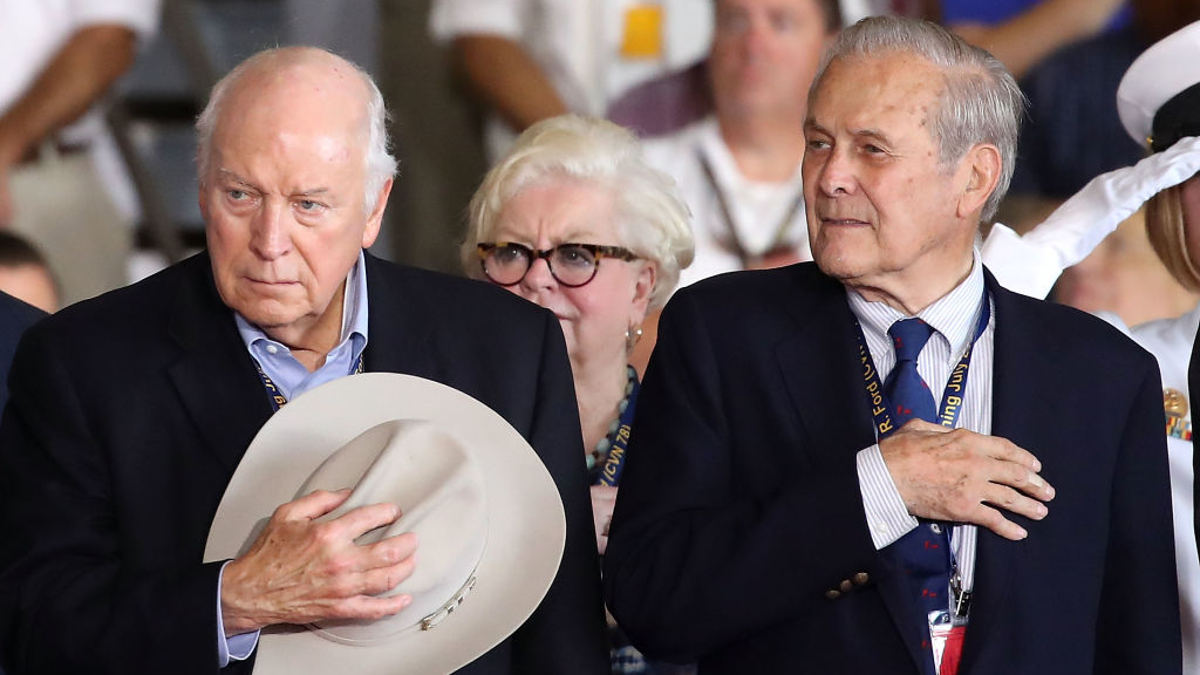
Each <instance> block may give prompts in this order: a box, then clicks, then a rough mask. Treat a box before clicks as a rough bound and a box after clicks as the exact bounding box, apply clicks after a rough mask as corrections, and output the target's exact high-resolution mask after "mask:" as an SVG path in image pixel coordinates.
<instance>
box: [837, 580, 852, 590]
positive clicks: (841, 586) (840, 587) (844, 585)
mask: <svg viewBox="0 0 1200 675" xmlns="http://www.w3.org/2000/svg"><path fill="white" fill-rule="evenodd" d="M838 590H840V591H841V592H843V593H849V592H850V591H852V590H854V584H851V583H850V580H849V579H842V583H841V584H839V585H838Z"/></svg>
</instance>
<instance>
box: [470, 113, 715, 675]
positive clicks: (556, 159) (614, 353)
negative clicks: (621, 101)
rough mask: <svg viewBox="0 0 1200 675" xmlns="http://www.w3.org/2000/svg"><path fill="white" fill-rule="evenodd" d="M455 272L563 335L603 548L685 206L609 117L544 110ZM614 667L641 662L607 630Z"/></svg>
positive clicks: (685, 243)
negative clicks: (545, 314)
mask: <svg viewBox="0 0 1200 675" xmlns="http://www.w3.org/2000/svg"><path fill="white" fill-rule="evenodd" d="M462 255H463V264H464V267H465V269H466V271H467V273H468V274H469V275H470V276H472V277H475V278H477V279H484V280H487V281H490V282H491V283H493V284H496V285H498V286H503V287H504V288H507V289H508V290H510V291H512V292H513V293H516V294H517V295H519V296H521V297H523V298H525V299H526V300H530V301H532V302H535V303H537V304H539V305H541V306H543V307H546V308H547V309H550V310H551V311H553V312H554V314H555V315H556V316H558V319H559V323H560V324H561V326H562V329H563V334H564V336H565V337H566V341H567V354H568V356H570V359H571V373H572V376H573V377H574V380H575V396H576V398H577V402H578V405H579V419H580V423H581V427H582V434H583V447H584V453H585V456H584V458H582V459H583V460H584V461H586V462H587V466H588V471H589V472H590V475H591V483H592V517H593V519H594V525H595V532H596V544H597V548H598V550H599V551H600V553H601V554H602V555H603V554H604V552H605V550H606V548H607V545H608V526H609V521H611V519H612V511H613V504H614V503H615V500H616V498H617V491H618V487H617V486H618V484H619V482H620V474H621V468H622V467H623V466H624V460H625V448H626V445H627V444H628V442H629V438H630V428H631V425H632V421H633V415H634V411H635V409H636V405H637V395H638V388H639V382H638V375H637V372H636V371H635V370H634V368H633V367H632V366H630V365H629V364H628V360H629V355H630V352H631V351H632V349H633V347H634V345H635V344H636V342H637V340H638V338H639V336H640V335H641V324H642V321H643V320H644V319H645V317H646V313H647V312H648V311H651V310H655V309H658V308H659V307H661V306H662V304H663V303H664V302H666V299H667V298H668V297H669V296H670V294H671V291H672V290H673V289H674V288H675V284H676V282H677V281H678V279H679V273H680V269H681V268H684V267H686V266H687V265H688V263H690V262H691V259H692V234H691V230H690V228H689V227H688V211H687V207H686V206H685V205H684V203H683V202H682V200H681V199H680V198H679V196H678V194H677V193H676V191H675V188H674V185H673V184H672V181H671V179H670V177H668V176H667V175H665V174H663V173H662V172H660V171H658V170H656V169H653V168H651V167H650V166H649V165H648V164H646V162H645V160H644V159H643V156H642V151H641V147H640V145H639V144H638V141H637V139H636V138H635V137H634V136H633V134H632V133H631V132H629V131H627V130H625V129H622V128H621V127H618V126H617V125H615V124H612V123H610V122H605V121H603V120H598V119H587V118H582V117H578V116H575V115H565V116H561V117H554V118H551V119H548V120H545V121H542V122H540V123H538V124H535V125H534V126H532V127H530V128H529V129H528V130H526V131H525V133H523V134H522V135H521V136H520V137H519V138H518V139H517V141H516V143H515V144H514V145H513V146H512V148H511V149H510V151H509V153H508V155H507V156H505V157H504V158H503V159H501V160H500V162H499V163H498V164H497V165H496V166H495V167H494V168H493V169H492V170H491V171H489V172H488V174H487V176H486V177H485V178H484V180H483V183H482V185H480V187H479V190H478V191H477V192H476V194H475V198H474V199H473V200H472V201H471V208H470V226H469V229H468V234H467V240H466V242H465V244H464V245H463V249H462ZM612 648H613V653H612V658H613V672H614V673H656V674H659V675H662V674H664V673H668V672H675V670H673V666H671V665H669V664H647V663H645V662H644V661H643V660H642V658H641V655H640V654H637V653H636V652H635V651H633V650H632V648H631V647H628V643H627V642H625V641H624V639H623V637H622V636H621V635H620V634H619V633H618V632H616V631H614V644H613V645H612Z"/></svg>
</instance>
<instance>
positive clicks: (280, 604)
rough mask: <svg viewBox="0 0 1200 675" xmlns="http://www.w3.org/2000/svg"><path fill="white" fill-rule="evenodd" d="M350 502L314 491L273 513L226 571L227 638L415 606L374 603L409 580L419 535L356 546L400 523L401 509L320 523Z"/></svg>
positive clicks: (399, 599) (399, 598)
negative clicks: (357, 541)
mask: <svg viewBox="0 0 1200 675" xmlns="http://www.w3.org/2000/svg"><path fill="white" fill-rule="evenodd" d="M349 496H350V490H349V489H346V490H339V491H337V492H327V491H324V490H317V491H316V492H312V493H310V494H307V495H305V496H303V497H300V498H299V499H296V500H295V501H291V502H288V503H287V504H283V505H282V506H280V507H279V508H277V509H275V513H273V514H272V515H271V519H270V521H268V523H267V525H266V527H265V528H264V529H263V531H262V533H261V534H260V535H259V537H258V539H257V540H256V541H255V542H254V545H253V546H251V547H250V550H249V551H247V552H246V554H245V555H243V556H241V557H240V558H237V559H235V560H233V561H232V562H230V563H229V564H228V565H227V566H226V567H225V572H224V575H223V577H222V582H221V612H222V620H223V621H224V624H225V634H226V635H227V636H231V635H238V634H241V633H249V632H253V631H255V630H258V629H260V628H263V627H265V626H270V625H274V624H281V623H292V624H303V623H310V622H312V621H320V620H325V619H379V618H382V617H385V616H390V615H392V614H395V613H397V612H399V611H400V610H402V609H404V608H405V607H407V606H408V605H409V603H411V602H412V596H410V595H403V594H401V595H395V596H391V597H374V596H375V595H377V594H379V593H384V592H386V591H389V590H391V589H393V588H395V587H396V585H397V584H399V583H400V582H402V581H404V580H405V579H407V578H408V577H409V575H411V574H412V572H413V569H414V567H415V565H416V558H415V556H414V553H415V551H416V549H417V538H416V535H415V534H413V533H411V532H409V533H405V534H400V535H397V536H394V537H390V538H387V539H383V540H381V541H378V542H376V543H374V544H370V545H366V546H359V545H357V544H355V543H354V540H355V539H356V538H358V537H359V536H361V535H362V534H364V533H366V532H369V531H370V530H373V529H375V528H377V527H381V526H384V525H388V524H390V523H392V522H394V521H395V520H396V519H397V518H399V517H400V509H399V508H398V507H397V506H395V505H394V504H372V505H370V506H362V507H359V508H356V509H353V510H351V511H348V512H346V513H345V514H343V515H341V516H340V517H338V518H335V519H333V520H330V521H328V522H317V519H318V518H320V517H321V516H323V515H325V514H327V513H329V512H330V511H333V510H334V509H336V508H337V507H338V506H339V505H341V504H342V502H344V501H346V499H347V498H348V497H349Z"/></svg>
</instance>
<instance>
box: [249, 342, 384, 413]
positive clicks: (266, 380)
mask: <svg viewBox="0 0 1200 675" xmlns="http://www.w3.org/2000/svg"><path fill="white" fill-rule="evenodd" d="M254 367H255V368H257V369H258V376H259V378H261V379H262V383H263V387H264V388H265V389H266V390H267V397H268V398H270V400H271V412H279V409H280V408H282V407H283V406H285V405H287V402H288V400H287V397H286V396H284V395H283V392H282V391H280V390H279V387H278V386H277V385H276V384H275V381H274V380H272V379H271V376H270V375H267V373H266V371H264V370H263V368H262V364H260V363H259V362H258V359H254ZM362 371H363V358H362V354H359V355H358V358H357V359H356V360H355V361H354V368H353V370H352V371H351V372H352V373H353V374H354V375H358V374H359V373H361V372H362Z"/></svg>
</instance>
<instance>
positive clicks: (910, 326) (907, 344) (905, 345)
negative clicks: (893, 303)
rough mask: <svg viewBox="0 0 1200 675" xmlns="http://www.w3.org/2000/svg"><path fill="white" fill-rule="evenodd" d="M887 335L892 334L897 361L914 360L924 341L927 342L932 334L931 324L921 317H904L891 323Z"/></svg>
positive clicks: (922, 347)
mask: <svg viewBox="0 0 1200 675" xmlns="http://www.w3.org/2000/svg"><path fill="white" fill-rule="evenodd" d="M888 335H890V336H892V346H893V347H894V348H895V350H896V361H897V362H900V361H916V360H917V354H920V353H921V350H922V349H924V348H925V343H926V342H929V336H931V335H933V326H930V325H929V324H927V323H925V322H924V321H922V320H921V319H904V320H901V321H897V322H896V323H893V324H892V326H891V328H888Z"/></svg>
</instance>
